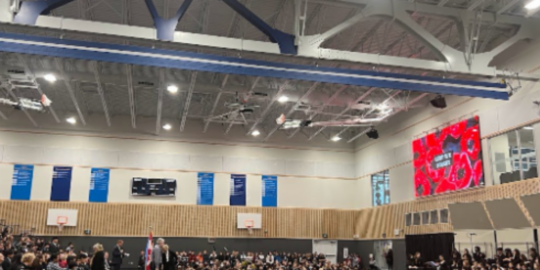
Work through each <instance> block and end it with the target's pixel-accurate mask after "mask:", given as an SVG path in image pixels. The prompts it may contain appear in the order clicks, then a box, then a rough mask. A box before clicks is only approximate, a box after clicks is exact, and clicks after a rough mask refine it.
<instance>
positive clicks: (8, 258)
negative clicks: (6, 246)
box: [1, 250, 15, 270]
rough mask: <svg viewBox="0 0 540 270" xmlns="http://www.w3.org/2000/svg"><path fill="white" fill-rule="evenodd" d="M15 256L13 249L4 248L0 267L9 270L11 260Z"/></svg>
mask: <svg viewBox="0 0 540 270" xmlns="http://www.w3.org/2000/svg"><path fill="white" fill-rule="evenodd" d="M13 256H15V252H13V250H6V251H5V252H4V262H3V263H2V264H1V266H2V269H6V270H10V269H11V260H12V259H13Z"/></svg>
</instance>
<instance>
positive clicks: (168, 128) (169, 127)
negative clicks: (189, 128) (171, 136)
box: [163, 124, 172, 130]
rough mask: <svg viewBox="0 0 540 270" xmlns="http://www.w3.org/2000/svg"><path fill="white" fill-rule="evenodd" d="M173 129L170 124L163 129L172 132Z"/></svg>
mask: <svg viewBox="0 0 540 270" xmlns="http://www.w3.org/2000/svg"><path fill="white" fill-rule="evenodd" d="M171 128H172V126H171V125H169V124H165V125H163V129H164V130H171Z"/></svg>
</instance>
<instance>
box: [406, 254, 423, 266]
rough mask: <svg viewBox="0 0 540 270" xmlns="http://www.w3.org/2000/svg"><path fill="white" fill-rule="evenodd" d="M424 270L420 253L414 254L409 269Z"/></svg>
mask: <svg viewBox="0 0 540 270" xmlns="http://www.w3.org/2000/svg"><path fill="white" fill-rule="evenodd" d="M422 268H424V261H423V260H422V255H421V254H420V252H416V253H415V254H414V258H413V259H412V262H411V264H410V265H409V269H422Z"/></svg>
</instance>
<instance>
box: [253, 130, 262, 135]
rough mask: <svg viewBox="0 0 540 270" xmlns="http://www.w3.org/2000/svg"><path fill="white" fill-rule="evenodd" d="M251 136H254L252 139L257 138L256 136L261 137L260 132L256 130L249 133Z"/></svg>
mask: <svg viewBox="0 0 540 270" xmlns="http://www.w3.org/2000/svg"><path fill="white" fill-rule="evenodd" d="M251 135H252V136H254V137H257V136H259V135H261V132H260V131H258V130H254V131H253V132H251Z"/></svg>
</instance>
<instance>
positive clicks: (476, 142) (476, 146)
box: [412, 116, 484, 197]
mask: <svg viewBox="0 0 540 270" xmlns="http://www.w3.org/2000/svg"><path fill="white" fill-rule="evenodd" d="M412 147H413V154H414V161H413V162H414V187H415V195H416V197H422V196H429V195H435V194H440V193H446V192H451V191H457V190H464V189H468V188H471V187H477V186H483V185H484V172H483V166H482V145H481V143H480V128H479V120H478V116H475V117H472V118H469V119H467V120H463V121H461V122H459V123H456V124H454V125H451V126H448V127H445V128H443V129H441V130H439V131H437V132H434V133H431V134H428V135H427V136H425V137H422V138H419V139H416V140H414V141H413V146H412Z"/></svg>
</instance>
